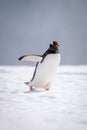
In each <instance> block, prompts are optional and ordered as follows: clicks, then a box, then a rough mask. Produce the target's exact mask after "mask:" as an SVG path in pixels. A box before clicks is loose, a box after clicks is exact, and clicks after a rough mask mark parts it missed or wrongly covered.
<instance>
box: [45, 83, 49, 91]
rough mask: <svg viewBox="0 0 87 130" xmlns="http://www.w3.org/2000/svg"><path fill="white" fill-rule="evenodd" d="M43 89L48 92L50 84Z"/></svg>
mask: <svg viewBox="0 0 87 130" xmlns="http://www.w3.org/2000/svg"><path fill="white" fill-rule="evenodd" d="M44 88H45V90H46V91H48V90H49V88H50V83H48V84H46V85H45V86H44Z"/></svg>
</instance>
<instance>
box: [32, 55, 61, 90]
mask: <svg viewBox="0 0 87 130" xmlns="http://www.w3.org/2000/svg"><path fill="white" fill-rule="evenodd" d="M59 64H60V54H49V55H47V56H46V58H45V59H44V61H43V62H42V63H39V64H38V66H37V70H36V74H35V77H34V79H33V80H32V81H31V83H30V85H32V86H34V87H36V88H43V87H44V86H45V85H46V84H48V83H50V82H51V81H52V79H53V77H54V76H55V74H56V72H57V69H58V66H59Z"/></svg>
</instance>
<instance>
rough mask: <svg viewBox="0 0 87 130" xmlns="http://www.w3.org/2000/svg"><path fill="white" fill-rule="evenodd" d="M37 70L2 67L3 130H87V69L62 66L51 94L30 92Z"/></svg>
mask: <svg viewBox="0 0 87 130" xmlns="http://www.w3.org/2000/svg"><path fill="white" fill-rule="evenodd" d="M33 71H34V68H33V67H27V66H23V67H20V66H19V67H18V66H13V67H12V66H0V130H87V66H61V67H60V68H59V72H58V73H57V75H56V77H55V79H54V81H53V83H52V86H51V89H50V91H44V90H36V91H34V92H29V91H28V86H26V85H24V82H25V81H28V79H31V77H32V73H33Z"/></svg>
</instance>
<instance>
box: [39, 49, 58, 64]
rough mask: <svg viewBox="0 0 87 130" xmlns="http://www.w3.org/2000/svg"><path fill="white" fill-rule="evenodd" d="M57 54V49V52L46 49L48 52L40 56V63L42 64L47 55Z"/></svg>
mask: <svg viewBox="0 0 87 130" xmlns="http://www.w3.org/2000/svg"><path fill="white" fill-rule="evenodd" d="M59 53H60V51H59V49H57V50H50V49H48V50H47V51H46V52H45V53H44V54H43V55H42V57H43V59H42V61H41V62H43V60H44V59H45V57H46V56H47V55H48V54H59Z"/></svg>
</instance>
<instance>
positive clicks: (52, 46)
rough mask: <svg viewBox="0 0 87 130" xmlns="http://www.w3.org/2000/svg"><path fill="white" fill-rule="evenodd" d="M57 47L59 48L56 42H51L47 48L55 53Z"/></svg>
mask: <svg viewBox="0 0 87 130" xmlns="http://www.w3.org/2000/svg"><path fill="white" fill-rule="evenodd" d="M58 47H59V44H58V42H57V41H53V42H52V43H51V44H50V46H49V49H50V50H51V51H55V52H56V51H57V50H58Z"/></svg>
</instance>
